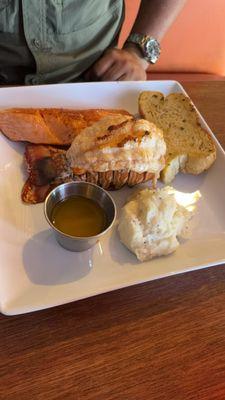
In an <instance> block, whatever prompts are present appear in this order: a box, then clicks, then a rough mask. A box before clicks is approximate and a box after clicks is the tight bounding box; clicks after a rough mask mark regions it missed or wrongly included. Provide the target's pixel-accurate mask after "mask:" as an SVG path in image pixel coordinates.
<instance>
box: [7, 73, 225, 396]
mask: <svg viewBox="0 0 225 400" xmlns="http://www.w3.org/2000/svg"><path fill="white" fill-rule="evenodd" d="M183 86H184V87H185V89H186V90H187V92H188V94H189V95H190V97H191V98H192V100H193V101H194V103H195V104H196V106H197V107H198V109H199V111H200V112H201V113H202V115H203V117H204V118H205V119H206V121H207V122H208V124H209V126H210V127H211V128H212V130H213V131H214V133H215V134H216V135H217V137H218V138H219V140H220V142H221V143H222V145H223V146H224V147H225V117H224V115H225V114H224V112H225V81H223V82H222V81H220V82H219V81H216V82H214V81H213V82H186V83H183ZM0 399H1V400H26V399H29V400H31V399H32V400H33V399H35V400H36V399H37V400H42V399H43V400H52V399H65V400H70V399H76V400H101V399H103V400H120V399H121V400H122V399H124V400H145V399H146V400H206V399H207V400H224V399H225V265H222V266H217V267H211V268H208V269H204V270H199V271H195V272H188V273H186V274H182V275H177V276H173V277H169V278H165V279H160V280H157V281H153V282H148V283H144V284H141V285H136V286H132V287H128V288H125V289H122V290H117V291H114V292H111V293H106V294H103V295H99V296H96V297H93V298H89V299H85V300H81V301H78V302H75V303H70V304H67V305H64V306H60V307H55V308H52V309H48V310H43V311H38V312H34V313H30V314H25V315H19V316H14V317H6V316H3V315H0Z"/></svg>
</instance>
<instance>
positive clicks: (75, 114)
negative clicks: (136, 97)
mask: <svg viewBox="0 0 225 400" xmlns="http://www.w3.org/2000/svg"><path fill="white" fill-rule="evenodd" d="M115 114H122V115H129V113H128V112H127V111H125V110H119V109H118V110H116V109H115V110H113V109H87V110H72V109H58V108H38V109H36V108H35V109H34V108H11V109H4V110H1V111H0V130H1V132H2V133H3V134H4V135H5V136H7V137H8V138H9V139H11V140H14V141H27V142H30V143H39V144H50V145H61V146H64V145H70V144H71V143H72V141H73V139H74V138H75V137H76V136H77V135H78V134H79V133H80V132H81V130H82V129H84V128H86V127H87V126H90V125H92V124H93V123H94V122H96V121H99V120H100V119H101V118H103V117H105V116H107V115H115Z"/></svg>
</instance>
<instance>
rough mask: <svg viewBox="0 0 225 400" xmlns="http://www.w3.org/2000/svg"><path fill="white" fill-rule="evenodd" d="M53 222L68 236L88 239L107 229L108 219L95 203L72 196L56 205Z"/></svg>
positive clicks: (84, 198)
mask: <svg viewBox="0 0 225 400" xmlns="http://www.w3.org/2000/svg"><path fill="white" fill-rule="evenodd" d="M51 220H52V223H53V225H54V226H55V227H56V228H57V229H59V230H60V231H61V232H63V233H66V234H67V235H71V236H80V237H88V236H95V235H97V234H99V233H100V232H102V231H103V230H104V229H105V227H106V222H107V217H106V213H105V211H104V210H103V209H102V208H101V207H100V205H99V204H98V203H96V202H95V201H93V200H91V199H87V198H86V197H82V196H72V197H69V198H68V199H65V200H63V201H60V202H59V203H57V204H56V205H55V207H54V208H53V211H52V216H51Z"/></svg>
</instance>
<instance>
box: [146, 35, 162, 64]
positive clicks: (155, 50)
mask: <svg viewBox="0 0 225 400" xmlns="http://www.w3.org/2000/svg"><path fill="white" fill-rule="evenodd" d="M145 52H146V56H147V58H148V59H149V60H150V62H151V63H152V64H155V62H156V61H157V60H158V58H159V55H160V46H159V43H158V42H157V40H155V39H149V40H148V41H147V42H146V43H145Z"/></svg>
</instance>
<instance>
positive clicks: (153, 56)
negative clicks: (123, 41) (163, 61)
mask: <svg viewBox="0 0 225 400" xmlns="http://www.w3.org/2000/svg"><path fill="white" fill-rule="evenodd" d="M127 42H128V43H129V42H130V43H135V44H137V45H138V46H139V48H140V50H141V52H142V54H143V57H144V59H145V60H147V61H148V62H149V63H151V64H155V63H156V62H157V61H158V59H159V56H160V53H161V48H160V44H159V42H158V40H157V39H155V38H154V37H153V36H148V35H142V34H139V33H131V34H130V36H129V37H128V39H127ZM149 43H151V44H152V46H153V48H152V50H151V51H150V49H149ZM154 47H155V48H154Z"/></svg>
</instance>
